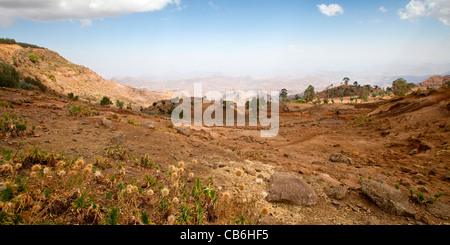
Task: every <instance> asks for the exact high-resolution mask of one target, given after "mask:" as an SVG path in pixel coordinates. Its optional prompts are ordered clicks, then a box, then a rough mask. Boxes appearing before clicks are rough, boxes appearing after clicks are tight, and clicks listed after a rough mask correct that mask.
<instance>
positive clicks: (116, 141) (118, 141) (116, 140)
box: [111, 133, 127, 145]
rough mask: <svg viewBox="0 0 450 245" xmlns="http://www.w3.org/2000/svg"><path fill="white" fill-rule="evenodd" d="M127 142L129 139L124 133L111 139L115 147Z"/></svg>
mask: <svg viewBox="0 0 450 245" xmlns="http://www.w3.org/2000/svg"><path fill="white" fill-rule="evenodd" d="M125 142H127V138H126V137H125V135H124V134H122V133H117V134H116V135H114V136H113V137H112V138H111V144H113V145H122V144H125Z"/></svg>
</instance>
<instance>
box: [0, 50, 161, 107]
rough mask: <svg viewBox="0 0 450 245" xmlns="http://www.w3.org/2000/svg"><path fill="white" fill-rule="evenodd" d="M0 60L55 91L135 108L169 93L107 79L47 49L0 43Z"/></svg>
mask: <svg viewBox="0 0 450 245" xmlns="http://www.w3.org/2000/svg"><path fill="white" fill-rule="evenodd" d="M0 62H6V63H9V64H11V65H14V67H15V69H16V70H18V71H19V72H21V73H22V74H23V75H24V76H29V77H35V78H38V79H39V80H40V81H41V82H43V83H44V84H45V85H46V86H47V87H49V88H50V89H51V90H54V91H56V92H57V93H61V94H63V95H67V94H68V93H73V94H75V95H78V96H79V98H80V99H82V100H89V101H96V102H98V101H100V100H101V98H102V97H103V96H108V97H110V98H111V99H112V101H115V100H117V99H120V100H123V101H124V102H125V103H126V104H128V103H132V105H134V107H135V108H136V107H139V106H143V107H146V106H149V105H151V104H152V103H153V102H154V101H158V100H161V99H168V98H169V96H170V95H169V94H167V93H156V92H151V91H146V90H141V89H137V88H133V87H130V86H126V85H121V84H118V83H115V82H111V81H108V80H106V79H103V78H102V77H101V76H99V75H98V74H96V73H95V72H93V71H92V70H90V69H88V68H86V67H84V66H80V65H76V64H73V63H71V62H69V61H68V60H66V59H64V58H63V57H61V56H60V55H59V54H58V53H56V52H54V51H51V50H48V49H42V48H23V47H21V46H19V45H16V44H0Z"/></svg>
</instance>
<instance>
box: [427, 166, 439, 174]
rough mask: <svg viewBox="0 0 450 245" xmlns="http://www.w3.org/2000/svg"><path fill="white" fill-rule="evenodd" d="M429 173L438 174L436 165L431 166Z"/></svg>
mask: <svg viewBox="0 0 450 245" xmlns="http://www.w3.org/2000/svg"><path fill="white" fill-rule="evenodd" d="M428 174H429V175H433V176H434V175H436V174H437V169H436V168H435V167H431V168H430V170H428Z"/></svg>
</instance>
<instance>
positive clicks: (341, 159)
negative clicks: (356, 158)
mask: <svg viewBox="0 0 450 245" xmlns="http://www.w3.org/2000/svg"><path fill="white" fill-rule="evenodd" d="M330 161H332V162H341V163H348V164H352V159H350V158H349V157H346V156H344V155H342V154H341V153H333V154H331V156H330Z"/></svg>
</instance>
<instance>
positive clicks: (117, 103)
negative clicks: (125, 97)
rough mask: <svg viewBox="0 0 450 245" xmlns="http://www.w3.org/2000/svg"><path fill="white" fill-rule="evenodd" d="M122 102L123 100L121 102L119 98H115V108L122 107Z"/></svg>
mask: <svg viewBox="0 0 450 245" xmlns="http://www.w3.org/2000/svg"><path fill="white" fill-rule="evenodd" d="M124 104H125V102H123V101H121V100H116V106H117V108H119V109H122V108H123V105H124Z"/></svg>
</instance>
